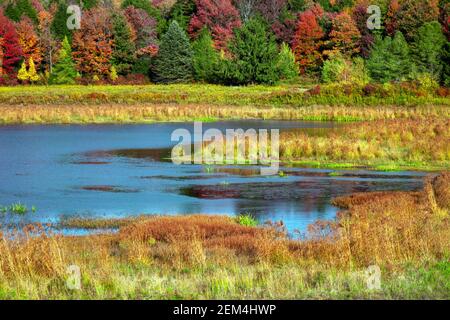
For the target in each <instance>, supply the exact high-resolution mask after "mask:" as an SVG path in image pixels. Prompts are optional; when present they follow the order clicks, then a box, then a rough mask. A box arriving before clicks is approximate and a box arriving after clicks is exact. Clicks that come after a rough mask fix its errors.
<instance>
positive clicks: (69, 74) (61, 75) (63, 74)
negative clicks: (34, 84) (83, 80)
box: [49, 37, 77, 84]
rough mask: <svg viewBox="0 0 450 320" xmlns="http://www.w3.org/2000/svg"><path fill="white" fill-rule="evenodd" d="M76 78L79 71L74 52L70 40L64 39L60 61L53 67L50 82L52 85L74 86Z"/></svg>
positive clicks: (59, 54)
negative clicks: (73, 57) (76, 66)
mask: <svg viewBox="0 0 450 320" xmlns="http://www.w3.org/2000/svg"><path fill="white" fill-rule="evenodd" d="M76 77H77V71H76V70H75V63H74V61H73V59H72V50H71V48H70V44H69V40H68V39H67V37H64V40H63V43H62V47H61V49H60V50H59V52H58V61H57V62H56V64H55V65H54V66H53V70H52V73H51V75H50V79H49V82H50V83H51V84H73V83H75V78H76Z"/></svg>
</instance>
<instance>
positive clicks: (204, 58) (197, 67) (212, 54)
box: [192, 28, 219, 82]
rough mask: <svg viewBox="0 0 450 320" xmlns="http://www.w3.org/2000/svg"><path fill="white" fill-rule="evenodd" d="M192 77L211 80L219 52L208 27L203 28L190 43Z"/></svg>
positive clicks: (212, 79) (205, 80) (206, 80)
mask: <svg viewBox="0 0 450 320" xmlns="http://www.w3.org/2000/svg"><path fill="white" fill-rule="evenodd" d="M192 48H193V51H194V56H193V67H194V78H195V80H197V81H204V82H213V81H214V75H215V70H216V67H217V63H218V61H219V54H218V53H217V51H216V50H215V49H214V42H213V39H212V37H211V34H210V33H209V31H208V29H206V28H204V29H203V30H202V32H201V33H200V35H199V37H198V39H197V40H196V41H195V42H194V43H193V45H192Z"/></svg>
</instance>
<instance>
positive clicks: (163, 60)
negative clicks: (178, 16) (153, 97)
mask: <svg viewBox="0 0 450 320" xmlns="http://www.w3.org/2000/svg"><path fill="white" fill-rule="evenodd" d="M192 60H193V52H192V48H191V44H190V43H189V39H188V37H187V36H186V33H185V32H184V31H183V29H181V28H180V26H179V25H178V22H176V21H172V23H171V24H170V26H169V29H168V30H167V32H166V33H165V34H164V35H163V37H162V39H161V45H160V47H159V51H158V56H157V57H156V61H155V65H154V78H155V81H157V82H162V83H174V82H188V81H191V80H192V76H193V66H192Z"/></svg>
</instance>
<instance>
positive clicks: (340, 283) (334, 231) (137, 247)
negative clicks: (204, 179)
mask: <svg viewBox="0 0 450 320" xmlns="http://www.w3.org/2000/svg"><path fill="white" fill-rule="evenodd" d="M449 183H450V175H449V173H444V174H443V175H441V176H440V177H434V178H430V179H429V180H428V182H427V183H426V186H425V188H424V190H422V191H420V192H397V193H373V194H370V193H365V194H357V195H353V196H350V197H345V198H339V199H336V200H335V202H336V204H337V205H339V206H341V207H342V208H343V209H342V210H343V211H342V212H341V213H340V214H339V217H338V219H337V220H336V221H322V222H317V223H316V224H314V225H312V226H311V227H310V229H309V237H308V238H307V239H303V240H295V239H292V238H288V237H287V236H286V234H285V232H284V230H283V228H282V225H281V224H272V225H271V226H265V227H252V226H246V225H244V224H245V223H242V220H241V223H238V221H237V220H236V219H232V218H228V217H218V216H215V217H211V216H201V215H198V216H184V217H157V216H155V217H139V218H138V219H136V220H134V219H128V220H126V221H122V222H121V223H119V224H118V223H117V221H110V222H105V223H103V224H102V225H101V226H102V227H108V226H110V225H109V224H110V223H113V224H114V226H116V227H119V228H120V229H119V232H118V233H117V234H103V235H95V236H85V237H64V236H55V235H48V234H47V235H46V234H45V230H44V228H43V227H39V226H34V227H27V228H26V230H25V234H22V236H16V237H14V238H11V237H8V236H7V235H2V237H1V241H0V298H33V299H38V298H63V299H65V298H82V299H93V298H118V299H135V298H143V299H155V298H162V299H177V298H187V299H191V298H209V299H211V298H223V299H230V298H257V299H260V298H261V299H265V298H273V299H280V298H388V299H399V298H400V299H401V298H417V299H419V298H420V299H423V298H441V299H448V298H450V296H449V293H450V280H449V279H450V276H449V275H450V274H449V272H450V264H449V257H450V245H449V244H450V224H449V223H450V220H449V210H450V193H449V190H450V185H449ZM96 223H98V222H95V221H90V222H86V223H85V225H93V224H96ZM75 225H77V222H72V226H75ZM31 233H33V234H35V235H36V234H39V233H40V234H41V236H37V237H30V236H29V235H30V234H31ZM69 265H77V266H79V267H80V269H81V289H80V290H71V289H68V287H67V286H66V279H67V277H68V275H67V267H68V266H69ZM371 265H377V266H379V268H380V269H381V289H379V290H378V289H369V288H368V286H367V283H366V282H367V276H366V274H365V271H366V268H367V267H368V266H371Z"/></svg>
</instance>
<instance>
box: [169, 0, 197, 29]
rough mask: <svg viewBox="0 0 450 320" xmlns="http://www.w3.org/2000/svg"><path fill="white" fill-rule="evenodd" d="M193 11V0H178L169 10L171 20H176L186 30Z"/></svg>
mask: <svg viewBox="0 0 450 320" xmlns="http://www.w3.org/2000/svg"><path fill="white" fill-rule="evenodd" d="M194 13H195V1H194V0H178V1H177V2H175V4H174V5H173V7H172V9H171V11H170V17H171V18H172V20H176V21H177V22H178V24H179V25H180V27H181V28H183V29H184V30H187V28H188V25H189V21H190V19H191V16H192V15H193V14H194Z"/></svg>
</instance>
